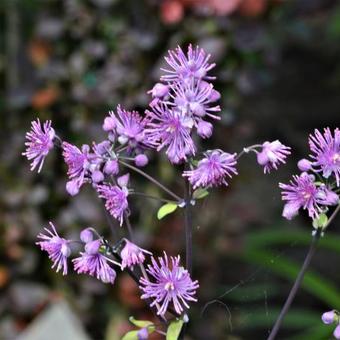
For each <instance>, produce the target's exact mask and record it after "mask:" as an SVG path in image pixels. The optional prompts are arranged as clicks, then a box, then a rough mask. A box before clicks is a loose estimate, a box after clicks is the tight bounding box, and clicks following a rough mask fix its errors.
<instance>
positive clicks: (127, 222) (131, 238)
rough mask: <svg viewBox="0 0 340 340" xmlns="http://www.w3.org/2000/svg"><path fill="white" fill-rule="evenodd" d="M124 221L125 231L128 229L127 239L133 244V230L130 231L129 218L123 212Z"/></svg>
mask: <svg viewBox="0 0 340 340" xmlns="http://www.w3.org/2000/svg"><path fill="white" fill-rule="evenodd" d="M124 221H125V224H126V226H127V229H128V234H129V238H130V240H131V241H132V242H133V239H134V237H133V229H132V225H131V223H130V219H129V216H128V214H127V212H126V211H125V212H124Z"/></svg>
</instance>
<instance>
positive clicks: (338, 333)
mask: <svg viewBox="0 0 340 340" xmlns="http://www.w3.org/2000/svg"><path fill="white" fill-rule="evenodd" d="M333 335H334V338H335V339H340V325H337V326H336V328H335V330H334V332H333Z"/></svg>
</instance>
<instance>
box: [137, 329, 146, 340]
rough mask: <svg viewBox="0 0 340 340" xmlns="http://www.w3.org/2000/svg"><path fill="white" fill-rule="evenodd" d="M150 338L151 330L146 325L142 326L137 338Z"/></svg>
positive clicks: (139, 339) (141, 339)
mask: <svg viewBox="0 0 340 340" xmlns="http://www.w3.org/2000/svg"><path fill="white" fill-rule="evenodd" d="M148 338H149V332H148V329H147V328H146V327H144V328H141V329H140V330H139V331H138V332H137V339H138V340H148Z"/></svg>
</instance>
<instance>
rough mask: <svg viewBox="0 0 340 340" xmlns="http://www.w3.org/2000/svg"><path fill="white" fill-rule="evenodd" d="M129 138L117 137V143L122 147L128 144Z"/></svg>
mask: <svg viewBox="0 0 340 340" xmlns="http://www.w3.org/2000/svg"><path fill="white" fill-rule="evenodd" d="M128 140H129V138H128V137H126V136H119V137H118V142H119V143H120V144H121V145H124V144H126V143H127V142H128Z"/></svg>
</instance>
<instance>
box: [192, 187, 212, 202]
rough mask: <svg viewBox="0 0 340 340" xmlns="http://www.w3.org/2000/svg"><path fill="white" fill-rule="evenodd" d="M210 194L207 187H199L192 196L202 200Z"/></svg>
mask: <svg viewBox="0 0 340 340" xmlns="http://www.w3.org/2000/svg"><path fill="white" fill-rule="evenodd" d="M208 195H209V191H208V190H207V189H204V188H198V189H197V190H195V191H194V193H193V195H192V197H193V199H195V200H200V199H202V198H204V197H206V196H208Z"/></svg>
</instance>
